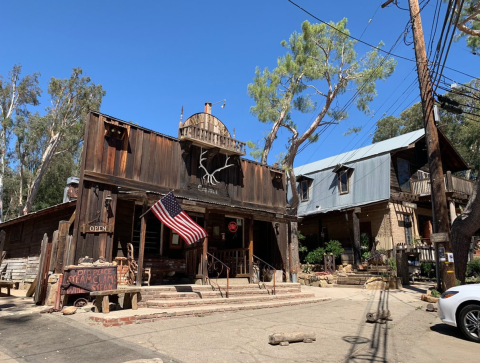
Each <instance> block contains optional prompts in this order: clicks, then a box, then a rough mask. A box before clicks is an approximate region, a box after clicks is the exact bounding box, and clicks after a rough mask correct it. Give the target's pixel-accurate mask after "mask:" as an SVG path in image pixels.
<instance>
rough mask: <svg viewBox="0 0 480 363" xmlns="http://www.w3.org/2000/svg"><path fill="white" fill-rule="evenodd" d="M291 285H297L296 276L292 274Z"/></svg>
mask: <svg viewBox="0 0 480 363" xmlns="http://www.w3.org/2000/svg"><path fill="white" fill-rule="evenodd" d="M292 283H294V284H296V283H297V274H294V273H292Z"/></svg>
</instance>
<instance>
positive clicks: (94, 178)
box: [70, 113, 286, 263]
mask: <svg viewBox="0 0 480 363" xmlns="http://www.w3.org/2000/svg"><path fill="white" fill-rule="evenodd" d="M112 124H113V125H116V126H118V127H121V128H124V130H125V136H124V137H123V139H121V140H117V139H115V138H113V137H107V136H106V127H107V126H106V125H112ZM184 151H185V150H182V147H181V144H180V141H179V140H177V139H176V138H173V137H169V136H165V135H162V134H159V133H155V132H153V131H150V130H146V129H143V128H141V127H138V126H136V125H133V124H131V123H126V122H123V121H120V120H116V119H113V118H109V117H107V116H105V115H101V114H97V113H90V114H89V116H88V119H87V122H86V125H85V142H84V151H83V159H82V160H83V161H82V169H81V175H80V189H79V196H78V202H77V209H76V213H77V218H76V220H75V226H74V244H75V246H76V256H75V258H76V259H78V258H79V257H82V256H92V257H93V258H98V257H100V256H104V257H106V258H107V259H108V260H111V258H112V252H113V246H114V245H115V249H117V245H116V243H117V242H118V241H117V242H114V241H113V239H114V237H113V234H112V233H86V234H84V233H82V232H81V231H80V229H81V227H82V225H85V224H88V223H91V222H92V221H98V222H99V223H103V224H112V223H115V222H116V221H115V219H116V214H117V196H118V187H121V188H123V189H124V190H125V189H132V190H137V191H152V192H159V193H166V192H169V191H172V190H173V191H174V193H175V195H176V196H177V197H185V198H194V199H197V200H200V201H205V202H216V203H219V204H225V205H229V206H238V207H247V208H255V209H260V210H262V211H267V212H271V213H282V214H283V213H285V204H286V191H285V190H286V189H285V175H284V174H283V173H282V172H281V171H279V170H278V169H277V174H278V173H280V174H281V175H282V178H281V179H279V180H276V179H274V178H273V176H274V173H272V172H271V167H268V166H265V165H260V164H258V163H256V162H252V161H248V160H243V159H235V157H232V158H230V160H229V161H228V163H229V164H230V163H235V166H232V167H228V168H226V169H223V170H221V171H219V172H218V173H216V174H215V178H216V179H217V180H218V181H219V184H218V185H217V186H215V190H214V192H213V193H212V191H211V190H210V191H206V190H205V189H202V188H201V184H202V183H201V181H202V177H203V175H204V171H203V169H201V168H200V167H199V161H200V154H201V152H202V149H200V148H199V147H196V146H192V147H190V148H189V150H188V152H186V153H185V152H184ZM225 161H226V156H225V155H224V154H217V155H215V156H213V157H212V158H210V160H209V161H208V162H207V161H205V163H204V165H206V166H207V168H208V170H209V172H213V171H214V170H216V169H217V168H220V167H222V166H224V165H225ZM107 196H111V197H112V203H111V211H110V213H107V209H106V208H105V206H104V203H105V198H106V197H107ZM120 213H121V212H120ZM70 262H72V263H73V262H75V261H70Z"/></svg>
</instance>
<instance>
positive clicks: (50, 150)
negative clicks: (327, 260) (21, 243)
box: [23, 133, 60, 215]
mask: <svg viewBox="0 0 480 363" xmlns="http://www.w3.org/2000/svg"><path fill="white" fill-rule="evenodd" d="M59 143H60V134H58V133H57V134H56V135H54V136H53V137H52V138H51V140H50V143H49V144H48V147H47V149H46V150H45V152H44V153H43V155H42V163H41V165H40V168H39V169H38V171H37V173H36V174H35V179H34V181H33V183H32V187H31V189H30V190H29V193H28V197H27V201H26V202H25V207H24V208H23V215H26V214H28V213H29V212H30V210H31V209H32V205H33V202H34V201H35V198H36V196H37V193H38V190H39V189H40V183H41V181H42V179H43V176H44V175H45V173H46V172H47V169H48V167H49V166H50V164H51V162H52V159H53V157H54V155H55V151H56V150H57V147H58V144H59Z"/></svg>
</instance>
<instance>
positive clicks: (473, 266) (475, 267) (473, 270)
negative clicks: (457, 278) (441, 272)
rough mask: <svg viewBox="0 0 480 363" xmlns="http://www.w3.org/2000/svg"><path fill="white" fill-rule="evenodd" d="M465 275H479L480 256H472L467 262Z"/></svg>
mask: <svg viewBox="0 0 480 363" xmlns="http://www.w3.org/2000/svg"><path fill="white" fill-rule="evenodd" d="M466 275H467V276H469V277H480V258H474V259H472V260H471V261H470V262H468V263H467V273H466Z"/></svg>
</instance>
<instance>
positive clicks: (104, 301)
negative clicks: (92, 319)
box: [90, 289, 141, 314]
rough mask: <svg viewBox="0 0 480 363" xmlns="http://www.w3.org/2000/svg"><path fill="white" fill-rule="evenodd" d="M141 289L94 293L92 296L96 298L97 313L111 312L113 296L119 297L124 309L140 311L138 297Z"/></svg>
mask: <svg viewBox="0 0 480 363" xmlns="http://www.w3.org/2000/svg"><path fill="white" fill-rule="evenodd" d="M140 291H141V289H117V290H105V291H92V292H91V293H90V296H95V312H96V313H99V312H100V311H101V312H103V313H104V314H108V313H109V312H110V305H109V304H110V299H109V296H111V295H118V300H119V303H120V306H122V308H123V309H128V308H131V309H132V310H137V309H138V305H137V302H138V295H139V294H140Z"/></svg>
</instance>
